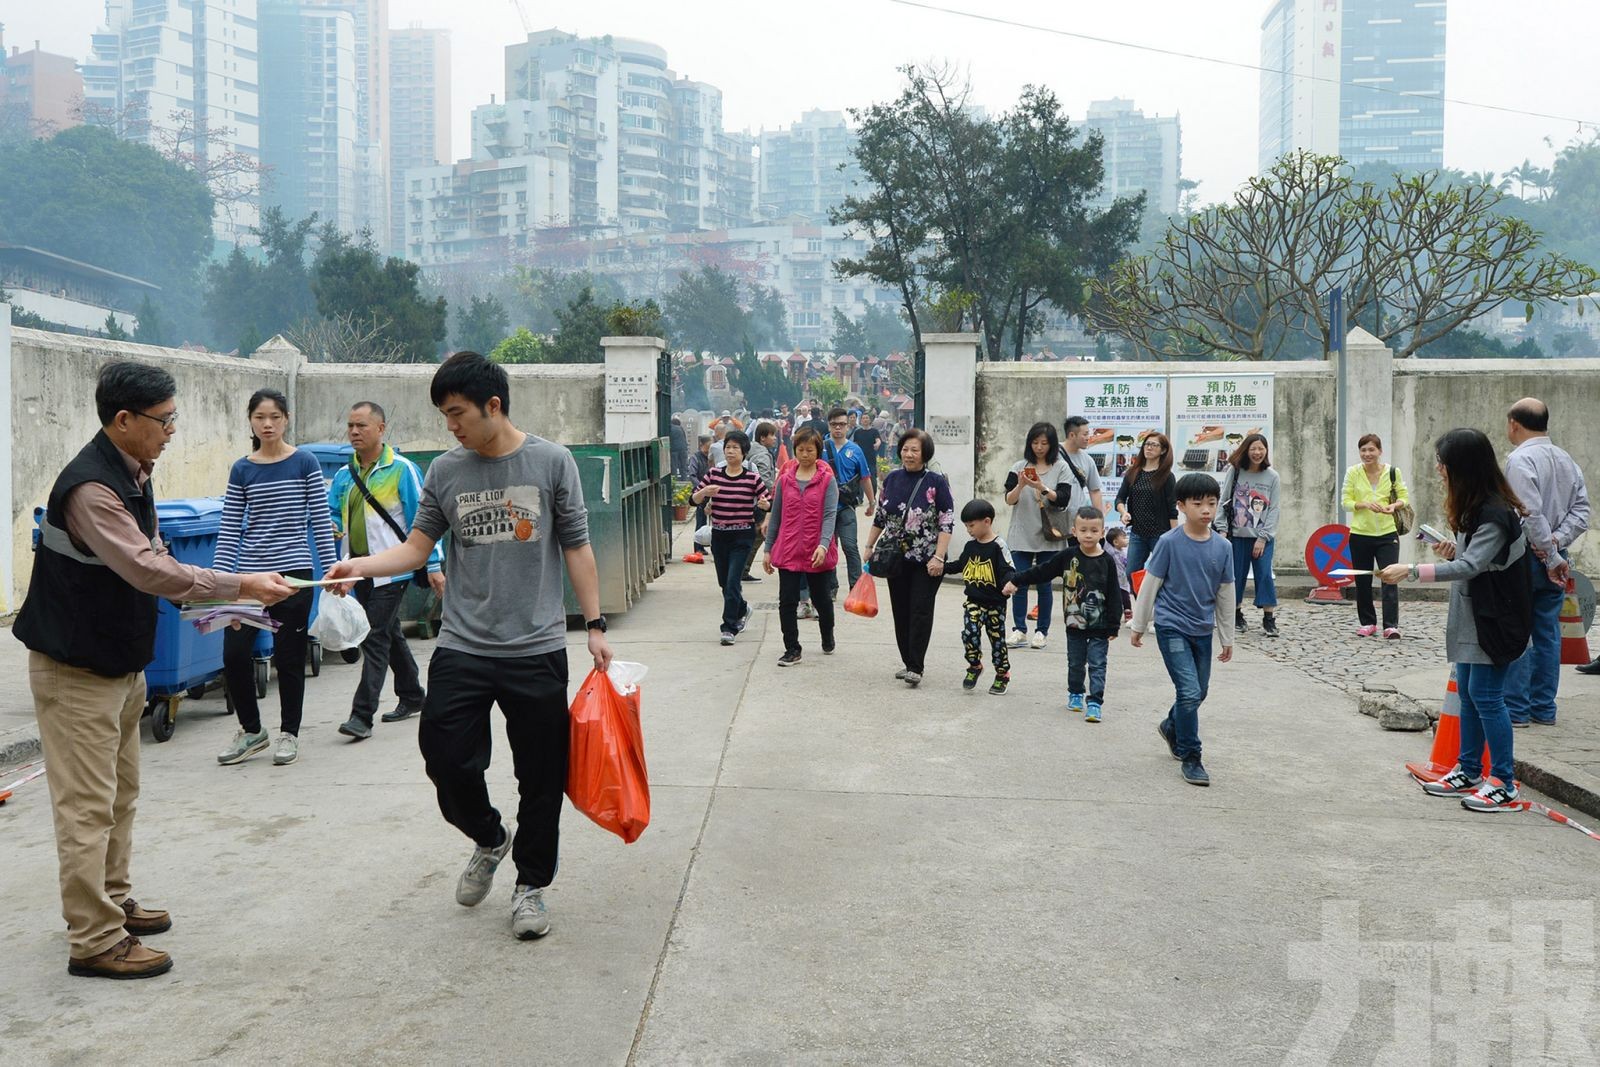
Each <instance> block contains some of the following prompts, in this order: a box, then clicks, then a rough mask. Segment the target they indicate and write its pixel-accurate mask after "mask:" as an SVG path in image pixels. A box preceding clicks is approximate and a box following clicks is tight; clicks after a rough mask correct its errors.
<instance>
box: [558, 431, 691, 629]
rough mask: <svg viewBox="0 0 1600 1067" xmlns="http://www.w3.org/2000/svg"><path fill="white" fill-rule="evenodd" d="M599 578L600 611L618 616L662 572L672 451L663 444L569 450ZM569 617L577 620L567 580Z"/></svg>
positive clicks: (668, 540)
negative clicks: (576, 464)
mask: <svg viewBox="0 0 1600 1067" xmlns="http://www.w3.org/2000/svg"><path fill="white" fill-rule="evenodd" d="M571 451H572V456H573V458H574V459H575V460H577V463H578V477H579V479H580V480H581V482H582V484H583V502H584V505H585V506H586V507H587V508H588V510H589V542H590V544H591V545H593V547H594V558H595V565H596V567H597V569H598V570H599V572H600V610H601V611H602V612H604V613H605V614H607V615H620V614H621V613H623V612H625V611H627V610H628V608H629V607H630V606H631V605H632V604H633V602H634V601H635V600H637V599H638V598H639V597H640V596H641V595H642V594H643V593H644V590H645V587H646V586H647V585H648V584H649V583H650V582H651V581H652V580H653V579H655V578H658V577H660V576H661V573H662V571H664V570H665V569H666V564H667V556H668V555H669V554H670V553H671V551H672V451H671V442H670V441H669V439H668V438H665V437H657V438H650V439H647V440H643V441H629V442H626V443H622V444H604V445H573V446H571ZM564 581H565V585H566V608H567V614H568V615H578V614H581V612H580V610H579V608H578V598H577V595H576V594H574V593H573V591H572V582H571V580H570V579H564Z"/></svg>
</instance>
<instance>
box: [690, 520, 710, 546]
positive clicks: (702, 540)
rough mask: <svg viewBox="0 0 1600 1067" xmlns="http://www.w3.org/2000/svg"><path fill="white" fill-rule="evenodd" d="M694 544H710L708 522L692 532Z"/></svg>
mask: <svg viewBox="0 0 1600 1067" xmlns="http://www.w3.org/2000/svg"><path fill="white" fill-rule="evenodd" d="M694 543H695V544H697V545H702V546H707V545H710V544H711V524H710V523H709V522H708V523H706V524H705V525H704V526H702V527H700V529H698V530H696V531H695V532H694Z"/></svg>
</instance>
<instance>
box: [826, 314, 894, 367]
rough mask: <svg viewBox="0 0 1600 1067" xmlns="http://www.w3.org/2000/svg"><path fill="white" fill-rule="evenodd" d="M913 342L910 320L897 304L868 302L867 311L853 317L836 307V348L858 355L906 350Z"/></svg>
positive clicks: (836, 350)
mask: <svg viewBox="0 0 1600 1067" xmlns="http://www.w3.org/2000/svg"><path fill="white" fill-rule="evenodd" d="M910 346H911V335H910V334H909V333H908V332H907V330H906V324H905V322H904V321H903V320H902V319H901V317H900V316H899V315H898V314H897V313H896V312H895V311H894V309H893V308H890V307H886V306H884V305H882V304H868V305H867V311H866V314H864V315H862V316H861V318H859V319H852V318H850V317H849V316H847V315H846V314H845V313H844V312H842V311H840V310H839V309H838V308H834V309H833V350H834V351H835V352H837V353H839V354H840V355H845V354H848V355H852V356H855V357H857V358H858V359H866V358H867V357H868V356H879V357H882V356H887V355H888V354H889V353H891V352H904V351H906V350H907V349H908V348H910Z"/></svg>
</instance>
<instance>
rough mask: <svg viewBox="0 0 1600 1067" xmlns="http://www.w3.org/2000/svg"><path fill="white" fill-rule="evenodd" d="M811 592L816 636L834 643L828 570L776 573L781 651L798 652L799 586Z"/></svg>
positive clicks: (780, 571) (780, 570) (781, 571)
mask: <svg viewBox="0 0 1600 1067" xmlns="http://www.w3.org/2000/svg"><path fill="white" fill-rule="evenodd" d="M801 586H804V587H805V588H806V589H808V590H810V592H811V606H812V607H813V608H815V609H816V612H817V627H818V629H819V630H820V633H819V636H820V637H821V638H822V639H823V640H824V641H831V640H833V601H832V600H831V599H829V597H828V572H827V571H815V572H813V571H786V570H782V569H781V568H780V569H779V571H778V625H779V627H780V628H781V629H782V630H783V650H784V651H785V652H799V651H800V624H799V622H798V621H796V612H797V610H798V608H799V604H800V587H801Z"/></svg>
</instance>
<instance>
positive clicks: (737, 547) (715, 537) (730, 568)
mask: <svg viewBox="0 0 1600 1067" xmlns="http://www.w3.org/2000/svg"><path fill="white" fill-rule="evenodd" d="M755 548H756V541H755V531H754V530H712V531H711V561H712V563H713V564H714V565H715V567H716V571H717V585H719V586H721V587H722V631H723V632H724V633H730V634H731V633H737V632H738V630H739V623H741V622H743V621H744V613H745V609H746V608H747V607H748V606H749V605H747V604H746V603H745V600H744V569H745V567H746V566H748V565H749V563H750V553H752V552H754V551H755Z"/></svg>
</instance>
